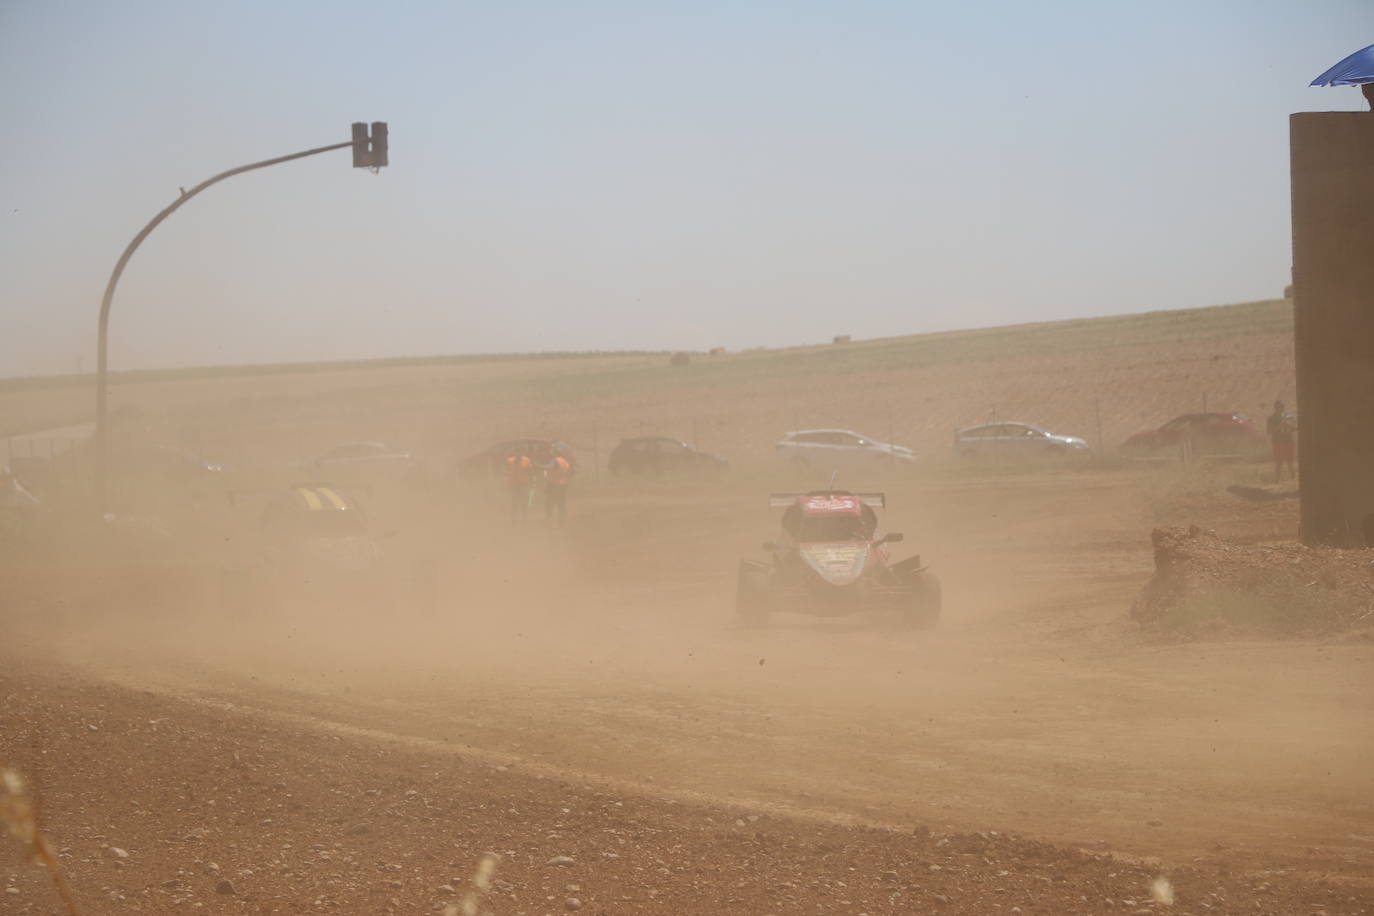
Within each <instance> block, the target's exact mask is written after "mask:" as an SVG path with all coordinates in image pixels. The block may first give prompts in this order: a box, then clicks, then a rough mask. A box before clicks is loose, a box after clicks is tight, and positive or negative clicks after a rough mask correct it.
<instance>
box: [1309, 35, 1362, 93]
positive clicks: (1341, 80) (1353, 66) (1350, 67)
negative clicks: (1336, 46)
mask: <svg viewBox="0 0 1374 916" xmlns="http://www.w3.org/2000/svg"><path fill="white" fill-rule="evenodd" d="M1364 83H1374V45H1370V46H1369V47H1367V48H1362V49H1360V50H1359V51H1356V52H1355V53H1354V54H1352V55H1350V56H1349V57H1347V58H1346V59H1345V60H1343V61H1341V62H1340V63H1339V64H1337V65H1336V66H1334V67H1332V68H1331V69H1330V70H1327V71H1326V72H1325V73H1323V74H1322V75H1321V76H1319V77H1317V78H1316V79H1314V80H1313V81H1312V82H1311V84H1310V85H1313V86H1360V85H1363V84H1364Z"/></svg>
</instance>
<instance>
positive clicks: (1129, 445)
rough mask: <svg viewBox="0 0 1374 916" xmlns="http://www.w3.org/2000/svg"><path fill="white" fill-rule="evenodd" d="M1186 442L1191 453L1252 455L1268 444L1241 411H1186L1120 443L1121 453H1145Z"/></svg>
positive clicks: (1173, 448)
mask: <svg viewBox="0 0 1374 916" xmlns="http://www.w3.org/2000/svg"><path fill="white" fill-rule="evenodd" d="M1185 443H1187V444H1188V446H1189V448H1190V449H1191V450H1192V452H1193V454H1195V455H1254V454H1262V453H1263V452H1264V451H1265V449H1266V448H1267V446H1268V440H1267V439H1266V438H1265V435H1264V432H1263V431H1262V430H1260V429H1259V428H1258V427H1256V426H1255V424H1254V423H1251V422H1250V418H1249V417H1247V416H1245V414H1241V413H1234V412H1231V411H1218V412H1213V413H1188V414H1184V415H1183V416H1180V417H1174V418H1173V419H1172V420H1170V421H1169V422H1168V423H1165V424H1164V425H1163V426H1161V427H1159V428H1158V429H1151V430H1146V431H1145V432H1139V433H1136V434H1135V435H1134V436H1131V437H1130V438H1129V439H1127V440H1126V441H1125V442H1123V443H1122V444H1121V452H1122V454H1124V455H1129V456H1134V457H1148V456H1152V455H1168V454H1171V453H1176V452H1179V451H1181V450H1182V449H1183V447H1184V444H1185Z"/></svg>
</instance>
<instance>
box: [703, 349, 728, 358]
mask: <svg viewBox="0 0 1374 916" xmlns="http://www.w3.org/2000/svg"><path fill="white" fill-rule="evenodd" d="M706 355H707V356H724V355H725V348H724V347H712V348H711V351H710V352H709V353H707V354H706Z"/></svg>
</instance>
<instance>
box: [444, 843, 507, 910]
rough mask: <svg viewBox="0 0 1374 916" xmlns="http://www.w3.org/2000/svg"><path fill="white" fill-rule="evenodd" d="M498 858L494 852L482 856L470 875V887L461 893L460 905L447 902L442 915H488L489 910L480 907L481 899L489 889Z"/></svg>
mask: <svg viewBox="0 0 1374 916" xmlns="http://www.w3.org/2000/svg"><path fill="white" fill-rule="evenodd" d="M500 858H501V857H500V856H498V855H497V854H496V853H494V852H489V853H487V854H486V855H484V856H482V861H480V862H478V863H477V871H476V872H475V873H474V874H473V876H472V887H471V888H470V889H469V890H468V892H467V893H466V894H464V895H463V902H462V905H461V906H454V905H453V904H449V905H448V906H446V907H444V916H488V914H489V913H490V912H491V911H490V910H484V909H482V900H483V899H484V898H485V897H486V896H487V892H488V891H489V890H491V878H492V876H493V875H495V874H496V863H497V862H498V861H500Z"/></svg>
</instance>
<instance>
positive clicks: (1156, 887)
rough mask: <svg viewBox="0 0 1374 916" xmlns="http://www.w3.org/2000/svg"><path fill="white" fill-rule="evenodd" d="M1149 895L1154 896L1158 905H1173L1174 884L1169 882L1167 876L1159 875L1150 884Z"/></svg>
mask: <svg viewBox="0 0 1374 916" xmlns="http://www.w3.org/2000/svg"><path fill="white" fill-rule="evenodd" d="M1150 896H1151V897H1152V898H1154V902H1155V903H1158V904H1159V905H1160V906H1173V905H1174V886H1173V884H1171V883H1170V882H1169V879H1168V878H1166V877H1164V876H1163V875H1160V876H1159V877H1158V878H1156V879H1155V882H1154V884H1151V885H1150Z"/></svg>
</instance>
